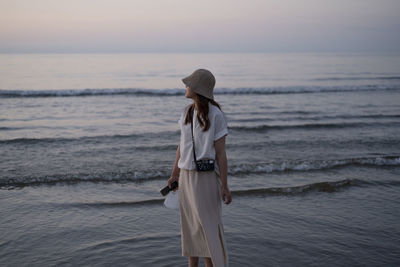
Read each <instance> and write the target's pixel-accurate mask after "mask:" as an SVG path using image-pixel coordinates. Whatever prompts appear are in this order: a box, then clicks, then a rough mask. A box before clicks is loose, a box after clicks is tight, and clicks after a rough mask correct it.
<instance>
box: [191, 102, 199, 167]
mask: <svg viewBox="0 0 400 267" xmlns="http://www.w3.org/2000/svg"><path fill="white" fill-rule="evenodd" d="M193 110H194V108H193V109H192V108H191V111H190V130H191V132H192V143H193V158H194V163H196V161H197V160H196V152H195V151H194V137H193Z"/></svg>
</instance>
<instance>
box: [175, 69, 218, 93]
mask: <svg viewBox="0 0 400 267" xmlns="http://www.w3.org/2000/svg"><path fill="white" fill-rule="evenodd" d="M182 82H183V83H184V84H185V85H186V86H189V87H190V88H191V89H192V90H193V91H194V92H196V93H197V94H199V95H202V96H205V97H207V98H210V99H214V93H213V92H214V86H215V77H214V75H213V74H212V73H211V72H210V71H209V70H206V69H197V70H195V71H194V72H193V73H192V74H190V75H189V76H187V77H185V78H183V79H182Z"/></svg>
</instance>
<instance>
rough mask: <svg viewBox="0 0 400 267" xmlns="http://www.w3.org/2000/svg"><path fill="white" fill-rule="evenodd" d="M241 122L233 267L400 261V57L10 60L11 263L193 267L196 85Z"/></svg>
mask: <svg viewBox="0 0 400 267" xmlns="http://www.w3.org/2000/svg"><path fill="white" fill-rule="evenodd" d="M197 68H206V69H209V70H211V71H212V72H213V73H214V75H215V77H216V80H217V83H216V88H215V91H214V94H215V100H216V101H217V102H218V103H220V104H221V106H222V110H223V112H224V113H225V115H226V118H227V120H228V129H229V134H228V136H227V139H226V151H227V157H228V184H229V187H230V189H231V191H232V194H233V201H232V203H231V204H229V205H224V204H223V222H224V231H225V234H226V240H227V245H228V253H229V257H230V265H231V266H398V265H399V264H400V252H399V248H400V226H399V225H400V224H399V221H400V55H398V54H363V53H319V54H315V53H305V54H296V53H281V54H279V53H276V54H268V53H266V54H257V53H256V54H0V212H1V216H0V227H1V231H0V265H1V266H111V265H113V266H186V265H187V259H186V258H185V257H182V256H181V247H180V221H179V212H177V211H174V210H170V209H166V208H165V207H163V205H162V204H163V200H164V198H163V197H162V196H161V194H160V193H159V190H160V189H161V188H162V187H164V186H165V185H166V180H167V179H168V178H169V175H170V173H171V170H172V166H173V163H174V159H175V152H176V148H177V145H178V143H179V138H180V132H179V125H178V122H177V121H178V119H179V115H180V113H181V112H182V110H183V108H184V107H185V106H186V105H188V104H190V103H191V101H190V100H189V99H186V98H185V97H184V90H185V88H184V84H183V83H182V81H181V79H182V78H183V77H185V76H187V75H189V74H190V73H192V72H193V71H194V70H195V69H197Z"/></svg>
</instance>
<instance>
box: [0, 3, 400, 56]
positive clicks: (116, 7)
mask: <svg viewBox="0 0 400 267" xmlns="http://www.w3.org/2000/svg"><path fill="white" fill-rule="evenodd" d="M399 13H400V1H399V0H202V1H194V0H0V53H19V52H27V53H31V52H33V53H35V52H38V53H46V52H50V53H53V52H59V53H64V52H66V53H69V52H72V53H76V52H83V53H86V52H87V53H90V52H94V53H98V52H106V53H108V52H122V53H125V52H136V53H143V52H145V53H163V52H170V53H181V52H183V53H191V52H192V53H197V52H218V53H219V52H222V53H225V52H226V53H231V52H348V51H351V52H353V51H361V52H364V51H366V52H368V51H372V52H374V51H377V52H381V51H383V52H386V51H389V52H392V51H395V52H399V51H400V16H399Z"/></svg>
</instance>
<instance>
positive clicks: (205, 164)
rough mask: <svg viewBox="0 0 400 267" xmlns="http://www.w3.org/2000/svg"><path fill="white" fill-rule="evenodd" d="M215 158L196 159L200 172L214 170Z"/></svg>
mask: <svg viewBox="0 0 400 267" xmlns="http://www.w3.org/2000/svg"><path fill="white" fill-rule="evenodd" d="M214 165H215V160H213V159H201V160H197V161H196V169H197V171H199V172H207V171H213V170H214V168H215V166H214Z"/></svg>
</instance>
